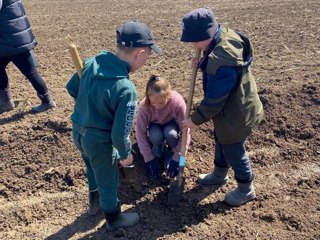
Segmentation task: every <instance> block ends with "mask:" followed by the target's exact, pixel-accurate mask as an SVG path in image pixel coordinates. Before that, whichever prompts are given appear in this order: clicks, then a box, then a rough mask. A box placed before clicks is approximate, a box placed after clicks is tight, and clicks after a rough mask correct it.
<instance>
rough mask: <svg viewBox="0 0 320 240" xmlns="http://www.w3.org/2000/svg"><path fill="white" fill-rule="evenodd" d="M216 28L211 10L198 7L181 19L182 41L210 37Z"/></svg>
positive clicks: (195, 40) (196, 40) (215, 21)
mask: <svg viewBox="0 0 320 240" xmlns="http://www.w3.org/2000/svg"><path fill="white" fill-rule="evenodd" d="M217 29H218V23H217V20H216V18H215V16H214V13H213V11H212V10H210V9H208V8H198V9H195V10H193V11H191V12H189V13H187V14H186V15H184V17H183V19H182V35H181V41H182V42H200V41H204V40H207V39H209V38H212V37H213V36H214V34H215V33H216V31H217Z"/></svg>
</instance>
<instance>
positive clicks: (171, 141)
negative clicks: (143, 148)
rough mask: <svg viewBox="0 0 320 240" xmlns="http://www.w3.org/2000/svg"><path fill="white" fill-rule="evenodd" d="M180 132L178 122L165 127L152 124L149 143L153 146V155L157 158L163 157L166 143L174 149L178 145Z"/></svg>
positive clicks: (167, 124)
mask: <svg viewBox="0 0 320 240" xmlns="http://www.w3.org/2000/svg"><path fill="white" fill-rule="evenodd" d="M179 132H180V130H179V125H178V123H177V122H176V121H171V122H169V123H166V124H164V125H160V124H157V123H151V124H150V125H149V141H150V143H151V144H152V154H153V155H154V156H155V157H157V158H159V157H161V155H162V153H163V148H164V145H165V143H167V144H168V145H169V147H170V148H171V149H174V148H175V147H176V146H177V144H178V140H179Z"/></svg>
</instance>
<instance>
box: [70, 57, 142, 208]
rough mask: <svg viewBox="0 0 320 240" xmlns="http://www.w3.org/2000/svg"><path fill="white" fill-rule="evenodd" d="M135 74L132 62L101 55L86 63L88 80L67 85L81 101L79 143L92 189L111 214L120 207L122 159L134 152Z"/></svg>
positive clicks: (76, 119)
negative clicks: (119, 164) (132, 76)
mask: <svg viewBox="0 0 320 240" xmlns="http://www.w3.org/2000/svg"><path fill="white" fill-rule="evenodd" d="M129 72H130V66H129V64H128V63H126V62H124V61H122V60H121V59H119V58H118V57H117V56H115V55H114V54H112V53H110V52H108V51H101V52H100V53H99V54H98V55H96V56H95V57H93V58H89V59H87V60H86V61H85V62H84V67H83V72H82V78H81V79H79V77H78V75H77V74H74V75H73V76H72V78H71V79H70V80H69V82H68V83H67V86H66V88H67V90H68V92H69V94H70V95H71V96H72V97H73V98H74V99H75V106H74V112H73V114H72V116H71V119H72V123H73V140H74V142H75V145H76V146H77V148H78V149H79V150H80V152H81V155H82V158H83V159H84V162H85V164H86V168H87V177H88V184H89V190H91V191H92V190H96V189H98V190H99V196H100V207H101V208H102V209H103V210H104V211H105V212H112V211H113V210H114V209H116V208H117V203H118V200H117V188H118V182H119V173H118V160H119V158H120V159H126V158H127V157H128V155H129V153H130V151H131V142H130V132H131V129H132V126H133V120H134V115H135V111H136V106H137V92H136V88H135V86H134V84H133V83H132V82H131V81H130V80H129Z"/></svg>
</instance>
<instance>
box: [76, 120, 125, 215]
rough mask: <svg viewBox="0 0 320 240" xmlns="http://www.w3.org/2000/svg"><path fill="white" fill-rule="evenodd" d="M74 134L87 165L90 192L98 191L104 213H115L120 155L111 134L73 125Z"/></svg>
mask: <svg viewBox="0 0 320 240" xmlns="http://www.w3.org/2000/svg"><path fill="white" fill-rule="evenodd" d="M72 133H73V140H74V143H75V145H76V147H77V148H78V149H79V150H80V153H81V156H82V158H83V160H84V162H85V165H86V171H87V178H88V185H89V190H90V191H93V190H96V189H98V191H99V198H100V199H99V201H100V207H101V208H102V210H103V211H105V212H112V211H114V209H116V208H117V204H118V198H117V196H118V184H119V170H118V160H119V155H118V151H117V150H116V149H115V148H114V147H113V146H112V143H111V134H110V132H107V131H101V130H97V129H91V128H87V129H86V128H83V127H80V126H79V125H77V124H76V123H73V130H72Z"/></svg>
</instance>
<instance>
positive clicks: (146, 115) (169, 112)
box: [136, 91, 190, 162]
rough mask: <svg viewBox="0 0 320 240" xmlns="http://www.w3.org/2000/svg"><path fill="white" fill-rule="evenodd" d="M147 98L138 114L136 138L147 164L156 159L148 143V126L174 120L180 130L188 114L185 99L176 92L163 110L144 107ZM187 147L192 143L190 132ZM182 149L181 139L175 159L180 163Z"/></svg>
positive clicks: (176, 149)
mask: <svg viewBox="0 0 320 240" xmlns="http://www.w3.org/2000/svg"><path fill="white" fill-rule="evenodd" d="M144 103H145V98H144V99H142V100H141V102H140V105H139V110H138V114H137V122H136V137H137V140H138V146H139V149H140V152H141V154H142V156H143V158H144V161H145V162H148V161H151V160H152V159H154V156H153V154H152V152H151V146H150V143H149V141H148V135H147V131H148V126H149V125H150V123H158V124H161V125H162V124H165V123H168V122H170V121H172V120H176V122H177V123H178V124H179V127H180V130H181V129H182V128H181V122H182V120H183V119H184V115H185V112H186V103H185V101H184V99H183V97H182V96H181V95H180V94H179V93H178V92H176V91H171V97H170V99H169V101H168V102H167V104H166V105H165V106H164V107H163V108H162V109H156V108H154V107H153V106H150V107H146V106H145V105H144ZM187 139H188V140H187V142H188V144H187V146H188V145H189V142H190V133H189V131H188V137H187ZM180 148H181V137H180V139H179V141H178V144H177V146H176V148H175V149H174V155H173V159H174V160H175V161H179V152H180Z"/></svg>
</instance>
